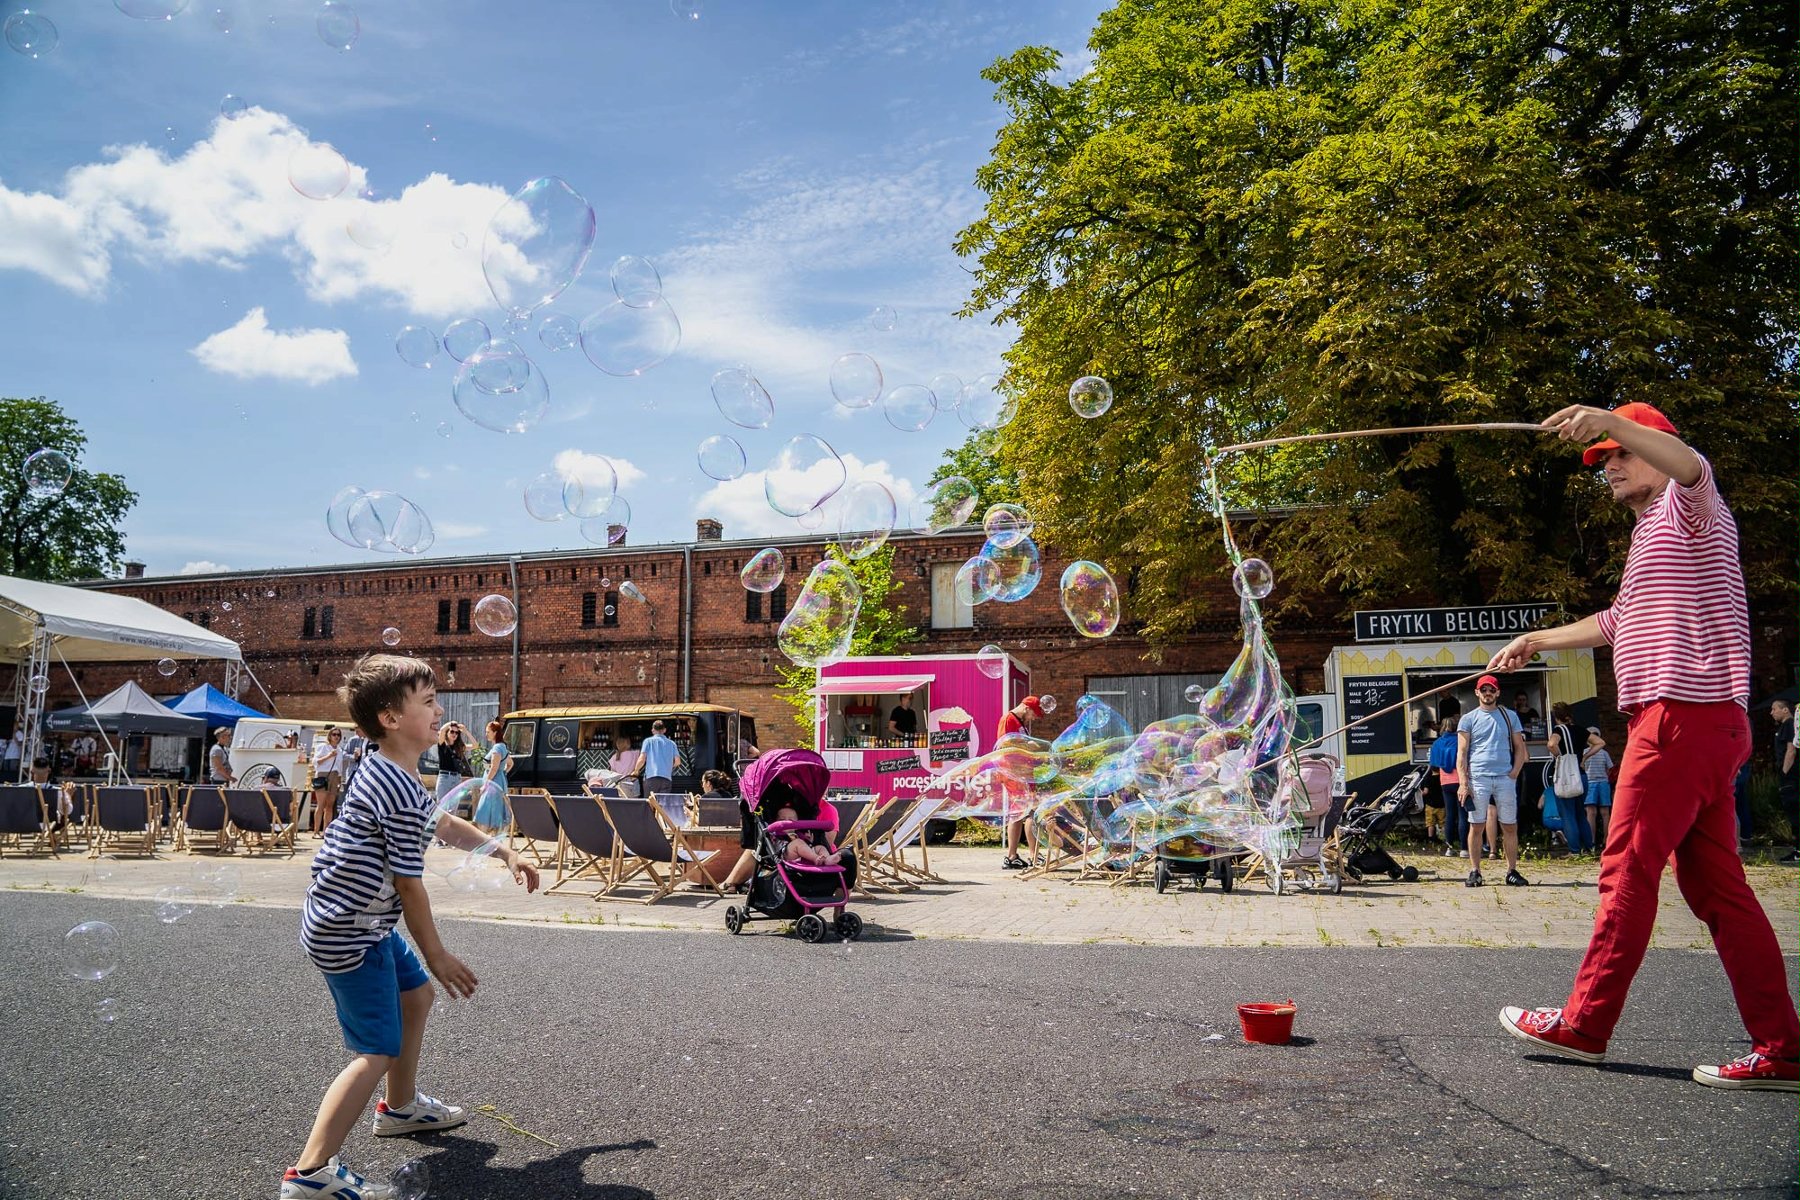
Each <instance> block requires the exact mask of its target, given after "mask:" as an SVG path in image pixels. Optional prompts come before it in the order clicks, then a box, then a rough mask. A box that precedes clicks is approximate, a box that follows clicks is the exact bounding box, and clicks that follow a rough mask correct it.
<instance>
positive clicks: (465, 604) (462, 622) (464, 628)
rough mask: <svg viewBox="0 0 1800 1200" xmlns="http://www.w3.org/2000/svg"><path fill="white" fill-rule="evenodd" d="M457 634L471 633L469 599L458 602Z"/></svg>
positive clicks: (465, 598)
mask: <svg viewBox="0 0 1800 1200" xmlns="http://www.w3.org/2000/svg"><path fill="white" fill-rule="evenodd" d="M456 632H458V633H467V632H469V600H468V598H467V597H464V598H463V599H461V600H458V601H457V602H456Z"/></svg>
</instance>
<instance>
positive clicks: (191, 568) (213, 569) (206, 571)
mask: <svg viewBox="0 0 1800 1200" xmlns="http://www.w3.org/2000/svg"><path fill="white" fill-rule="evenodd" d="M229 570H231V568H230V567H228V566H226V565H225V564H224V563H216V562H209V561H208V560H206V559H204V558H201V559H196V560H194V561H193V562H186V563H182V564H181V570H179V571H177V572H175V573H176V574H177V575H217V574H219V573H220V572H221V571H229Z"/></svg>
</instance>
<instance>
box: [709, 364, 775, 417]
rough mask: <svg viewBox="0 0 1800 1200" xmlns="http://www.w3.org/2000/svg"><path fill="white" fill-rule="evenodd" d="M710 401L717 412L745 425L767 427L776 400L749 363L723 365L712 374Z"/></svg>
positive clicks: (772, 414) (772, 415) (773, 415)
mask: <svg viewBox="0 0 1800 1200" xmlns="http://www.w3.org/2000/svg"><path fill="white" fill-rule="evenodd" d="M712 397H713V403H714V404H716V405H718V408H719V414H720V415H721V416H723V417H724V418H725V419H726V420H727V421H730V422H731V423H732V424H733V425H738V426H742V427H743V428H745V429H767V428H768V427H769V422H770V421H771V420H773V419H774V417H775V402H774V401H773V400H771V399H770V398H769V393H768V390H767V389H765V388H764V387H763V385H762V383H761V382H760V381H759V380H758V379H757V378H756V376H755V375H754V374H753V373H752V372H751V370H750V368H749V367H745V366H737V367H726V368H725V369H724V370H722V371H719V372H717V373H716V374H714V375H713V377H712Z"/></svg>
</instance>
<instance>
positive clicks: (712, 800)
mask: <svg viewBox="0 0 1800 1200" xmlns="http://www.w3.org/2000/svg"><path fill="white" fill-rule="evenodd" d="M694 814H695V816H694V824H696V825H698V826H700V827H701V828H703V829H723V828H724V827H725V826H727V825H739V824H742V822H743V814H742V813H740V812H738V798H737V797H736V796H696V797H695V798H694Z"/></svg>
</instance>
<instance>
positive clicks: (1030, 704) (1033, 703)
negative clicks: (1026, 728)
mask: <svg viewBox="0 0 1800 1200" xmlns="http://www.w3.org/2000/svg"><path fill="white" fill-rule="evenodd" d="M1019 707H1020V708H1029V709H1030V710H1031V711H1032V712H1033V713H1034V714H1035V715H1037V716H1040V717H1041V716H1043V715H1044V706H1043V705H1042V704H1040V703H1039V702H1038V698H1037V697H1036V696H1027V697H1025V698H1024V699H1023V700H1021V701H1019Z"/></svg>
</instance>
